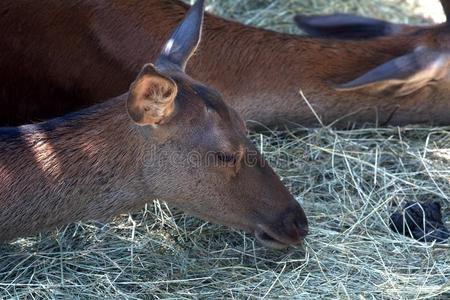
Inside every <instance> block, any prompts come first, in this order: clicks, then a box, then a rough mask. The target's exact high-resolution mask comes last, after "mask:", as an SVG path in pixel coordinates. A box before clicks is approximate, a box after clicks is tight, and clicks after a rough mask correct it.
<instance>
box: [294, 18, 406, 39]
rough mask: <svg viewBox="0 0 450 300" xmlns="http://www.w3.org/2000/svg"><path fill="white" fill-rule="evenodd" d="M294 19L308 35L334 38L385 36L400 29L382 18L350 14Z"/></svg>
mask: <svg viewBox="0 0 450 300" xmlns="http://www.w3.org/2000/svg"><path fill="white" fill-rule="evenodd" d="M294 21H295V23H296V24H297V27H299V28H300V29H301V30H302V31H304V32H306V33H307V34H308V35H310V36H313V37H320V38H335V39H344V40H345V39H369V38H375V37H380V36H387V35H391V34H393V33H396V32H398V31H400V30H401V28H400V27H401V26H400V25H397V24H394V23H390V22H386V21H383V20H378V19H373V18H366V17H360V16H356V15H351V14H340V13H336V14H331V15H313V16H305V15H296V16H295V17H294Z"/></svg>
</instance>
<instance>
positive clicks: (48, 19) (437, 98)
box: [0, 0, 450, 126]
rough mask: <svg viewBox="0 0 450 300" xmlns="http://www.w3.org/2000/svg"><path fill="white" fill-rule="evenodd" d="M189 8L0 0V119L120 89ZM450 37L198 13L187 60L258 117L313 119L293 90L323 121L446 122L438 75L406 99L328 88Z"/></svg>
mask: <svg viewBox="0 0 450 300" xmlns="http://www.w3.org/2000/svg"><path fill="white" fill-rule="evenodd" d="M186 7H187V6H186V5H184V4H182V3H181V2H180V1H177V0H146V1H137V0H136V1H134V0H133V1H125V0H112V1H100V0H97V1H84V0H77V1H72V2H67V1H57V0H44V1H38V2H37V1H26V2H25V3H24V2H22V1H20V2H18V1H15V0H14V1H13V0H4V1H2V2H1V4H0V15H1V18H0V32H1V33H2V39H1V40H0V51H1V53H2V55H1V57H0V67H1V69H2V72H1V74H0V82H1V91H0V104H1V107H2V109H1V110H0V121H1V122H2V123H3V124H20V123H23V122H26V121H30V120H31V121H37V120H42V119H46V118H49V117H54V116H57V115H61V114H63V113H67V112H70V111H74V110H76V109H79V108H81V107H85V106H89V105H91V104H93V103H94V102H96V101H102V100H103V99H107V98H109V97H111V96H113V95H117V94H120V93H123V92H124V91H125V90H126V88H127V86H128V84H129V83H130V82H131V81H132V80H133V79H134V77H135V76H136V74H137V72H138V71H139V68H140V66H141V65H143V64H144V63H145V62H147V61H148V60H149V59H154V58H155V57H156V55H157V53H158V51H159V49H160V47H161V44H162V42H163V40H164V38H165V37H166V36H167V35H168V33H169V32H170V31H171V29H172V28H173V27H174V24H176V23H177V22H178V21H179V20H180V19H181V18H182V16H183V15H184V13H185V11H186ZM448 45H449V35H448V28H441V27H439V26H437V27H431V28H423V29H421V28H419V29H417V28H416V29H415V30H412V31H411V32H409V34H405V35H401V36H395V37H389V36H388V37H383V38H379V39H375V40H367V41H339V40H321V39H311V38H304V37H297V36H293V35H287V34H281V33H275V32H271V31H266V30H262V29H256V28H252V27H249V26H245V25H242V24H238V23H236V22H232V21H227V20H224V19H221V18H219V17H215V16H212V15H206V17H205V30H204V35H203V43H202V45H201V46H200V49H199V51H198V53H197V54H196V55H195V56H194V57H193V59H192V61H193V63H192V64H191V65H190V66H188V69H187V70H188V72H189V73H190V74H193V76H194V77H195V78H198V79H199V80H201V81H203V82H205V83H207V84H209V85H211V86H213V87H215V88H217V89H218V90H220V91H221V92H222V93H223V96H224V99H225V101H226V102H227V103H228V104H230V105H232V106H233V107H234V108H235V109H236V110H237V111H238V112H239V113H241V114H242V116H243V117H244V119H247V120H254V121H257V122H262V123H264V124H267V125H273V124H280V123H283V124H286V122H296V123H300V124H302V125H306V126H315V125H317V124H318V122H317V120H316V118H315V117H314V115H313V113H312V112H311V110H310V108H309V107H308V105H307V104H306V103H305V101H303V100H302V98H301V97H300V96H299V94H298V92H299V90H302V91H303V92H304V94H305V96H306V97H307V98H308V100H309V101H310V103H311V105H312V107H313V108H314V109H315V110H316V112H317V114H318V115H319V116H320V117H321V119H322V121H323V122H324V123H325V124H328V123H330V122H333V121H335V120H336V119H341V122H340V123H338V125H346V124H348V123H349V122H351V123H363V122H375V121H378V122H379V123H380V124H384V123H386V124H395V125H399V124H407V123H422V122H432V123H434V124H450V114H449V113H448V111H449V110H450V101H448V95H449V89H448V81H447V80H445V81H444V82H439V83H438V84H436V85H433V86H426V87H424V88H423V89H420V90H419V91H417V92H415V93H413V94H410V95H408V96H405V97H389V94H373V93H366V92H364V91H346V92H342V91H339V92H338V91H336V90H335V89H334V84H336V83H344V82H346V81H350V80H353V79H355V78H356V77H358V76H360V75H361V74H364V73H365V72H367V71H368V70H370V69H371V68H374V67H376V66H378V65H380V64H382V63H384V62H386V61H388V60H390V59H393V58H395V57H397V56H401V55H404V54H406V53H408V52H411V51H414V49H416V48H417V47H418V46H427V47H430V48H432V49H437V50H439V49H442V50H448ZM251 124H253V123H251Z"/></svg>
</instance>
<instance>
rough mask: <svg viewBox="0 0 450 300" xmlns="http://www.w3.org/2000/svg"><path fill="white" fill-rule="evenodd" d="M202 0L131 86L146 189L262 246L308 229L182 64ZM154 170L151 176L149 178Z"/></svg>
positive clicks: (234, 117) (194, 37) (284, 242)
mask: <svg viewBox="0 0 450 300" xmlns="http://www.w3.org/2000/svg"><path fill="white" fill-rule="evenodd" d="M203 2H204V1H203V0H198V1H197V2H196V3H195V5H193V6H192V8H191V9H190V10H189V11H188V13H187V15H186V17H185V19H184V20H183V21H182V22H181V23H180V25H179V26H178V27H177V28H176V29H175V31H174V32H173V33H172V35H171V36H170V38H169V39H168V41H167V42H166V44H165V45H164V47H163V50H162V52H161V54H160V56H159V57H158V58H157V60H156V63H155V65H150V64H149V65H146V66H145V67H144V68H143V69H142V71H141V73H140V74H139V76H138V77H137V79H136V80H135V82H134V83H133V84H132V85H131V88H130V92H129V96H128V100H127V110H128V113H129V116H130V117H131V119H132V120H133V121H134V123H135V124H136V125H135V126H138V127H139V128H140V129H139V130H140V131H141V132H142V134H143V135H144V136H145V137H146V146H145V147H146V154H145V163H144V169H143V178H144V182H145V185H146V187H147V188H148V189H149V191H151V192H149V193H151V194H152V195H157V196H158V197H159V198H161V199H163V200H166V201H167V202H168V203H171V204H174V205H175V206H177V207H180V208H182V209H183V210H185V211H186V212H188V213H190V214H192V215H195V216H198V217H200V218H202V219H205V220H208V221H211V222H214V223H218V224H224V225H228V226H231V227H235V228H239V229H243V230H245V231H248V232H252V233H254V234H255V235H256V237H257V238H258V239H259V240H260V241H261V242H262V243H263V244H264V245H267V246H269V247H275V248H281V247H286V246H288V245H290V244H297V243H298V242H299V241H300V240H301V239H302V238H303V237H304V236H305V235H306V234H307V231H308V226H307V219H306V216H305V213H304V212H303V210H302V208H301V207H300V205H299V204H298V203H297V202H296V201H295V199H294V198H293V197H292V195H291V194H290V193H289V192H288V191H287V189H286V188H285V187H284V186H283V184H282V183H281V181H280V179H279V178H278V176H277V175H276V174H275V173H274V171H273V170H272V169H271V168H270V167H269V165H268V164H267V162H266V161H265V160H264V159H263V158H262V157H261V155H260V154H259V153H258V151H257V150H256V148H255V146H254V145H253V144H252V143H251V141H250V140H249V139H248V138H247V136H246V127H245V123H244V122H243V120H242V119H241V117H240V116H239V115H238V113H236V112H235V111H234V110H233V109H232V108H231V107H229V106H228V105H227V104H225V102H224V101H223V100H222V98H221V96H220V94H219V93H218V92H217V91H215V90H214V89H212V88H210V87H207V86H205V85H203V84H202V83H200V82H197V81H196V80H194V79H192V78H190V77H189V76H188V75H187V74H186V73H185V66H186V64H187V62H188V60H189V58H190V57H191V56H192V55H193V53H194V51H195V49H196V47H197V45H198V43H199V41H200V36H201V27H202V20H203V5H204V4H203ZM155 174H156V175H155Z"/></svg>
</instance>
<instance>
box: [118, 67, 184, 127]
mask: <svg viewBox="0 0 450 300" xmlns="http://www.w3.org/2000/svg"><path fill="white" fill-rule="evenodd" d="M177 91H178V88H177V85H176V84H175V82H174V81H173V80H172V79H170V78H168V77H166V76H164V75H161V74H160V73H159V72H158V71H156V69H155V68H154V67H153V65H151V64H147V65H145V66H144V68H143V69H142V71H141V73H140V74H139V75H138V77H137V79H136V80H135V81H134V82H133V83H132V84H131V87H130V91H129V94H128V100H127V111H128V114H129V115H130V117H131V119H132V120H133V121H134V122H135V123H136V124H138V125H160V124H164V123H167V122H168V121H169V120H170V119H171V117H172V115H173V114H174V108H175V97H176V95H177Z"/></svg>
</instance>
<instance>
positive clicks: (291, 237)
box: [255, 205, 308, 249]
mask: <svg viewBox="0 0 450 300" xmlns="http://www.w3.org/2000/svg"><path fill="white" fill-rule="evenodd" d="M307 235H308V219H307V218H306V215H305V212H304V211H303V209H302V208H301V207H300V206H299V205H298V207H294V208H291V209H290V210H288V211H286V212H285V213H283V214H281V216H280V217H279V218H278V220H277V221H275V222H268V223H265V224H262V223H261V224H258V225H257V228H256V230H255V236H256V238H257V239H258V240H259V241H260V242H261V243H262V244H263V245H265V246H267V247H269V248H275V249H283V248H287V247H289V246H290V245H298V244H300V243H301V242H302V241H303V239H304V238H305V237H306V236H307Z"/></svg>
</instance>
